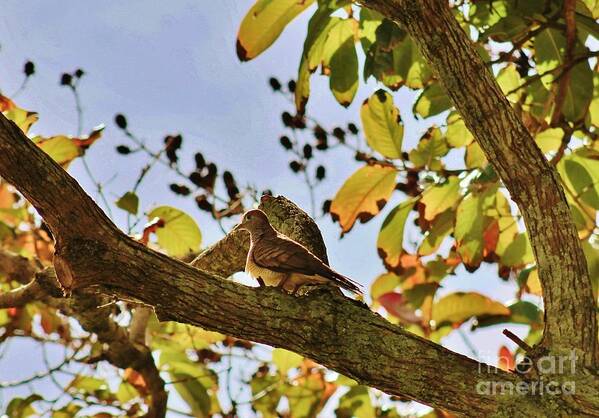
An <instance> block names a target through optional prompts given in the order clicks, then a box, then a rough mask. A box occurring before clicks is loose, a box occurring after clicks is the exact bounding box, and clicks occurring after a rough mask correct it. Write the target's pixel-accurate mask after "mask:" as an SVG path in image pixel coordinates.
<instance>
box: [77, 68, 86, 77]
mask: <svg viewBox="0 0 599 418" xmlns="http://www.w3.org/2000/svg"><path fill="white" fill-rule="evenodd" d="M83 74H85V72H84V71H83V70H82V69H81V68H77V70H75V77H77V78H81V77H83Z"/></svg>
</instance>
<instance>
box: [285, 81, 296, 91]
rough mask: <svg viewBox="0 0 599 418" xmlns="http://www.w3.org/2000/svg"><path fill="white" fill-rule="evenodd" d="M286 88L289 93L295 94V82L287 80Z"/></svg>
mask: <svg viewBox="0 0 599 418" xmlns="http://www.w3.org/2000/svg"><path fill="white" fill-rule="evenodd" d="M287 88H288V89H289V91H290V92H291V93H295V80H289V82H288V83H287Z"/></svg>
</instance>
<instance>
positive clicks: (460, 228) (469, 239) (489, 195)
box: [454, 187, 497, 269]
mask: <svg viewBox="0 0 599 418" xmlns="http://www.w3.org/2000/svg"><path fill="white" fill-rule="evenodd" d="M496 191H497V188H496V187H491V188H489V189H487V190H485V191H484V192H483V193H480V194H479V193H470V194H469V195H468V196H466V197H465V198H464V199H463V200H462V201H461V202H460V204H459V206H458V208H457V211H456V221H455V228H454V236H455V240H456V247H457V252H458V254H459V255H460V257H461V258H462V262H463V263H464V265H465V266H466V267H468V268H470V269H474V268H477V267H478V266H479V265H480V263H481V261H482V256H483V248H484V241H483V232H484V231H485V228H486V227H487V225H488V224H489V220H488V218H487V217H485V216H484V212H485V209H487V208H488V207H489V206H491V205H493V204H494V203H495V194H496Z"/></svg>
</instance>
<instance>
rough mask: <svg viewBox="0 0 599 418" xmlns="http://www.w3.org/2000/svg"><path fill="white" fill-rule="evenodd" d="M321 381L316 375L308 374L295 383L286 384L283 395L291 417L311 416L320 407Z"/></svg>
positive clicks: (310, 417)
mask: <svg viewBox="0 0 599 418" xmlns="http://www.w3.org/2000/svg"><path fill="white" fill-rule="evenodd" d="M323 392H324V385H323V381H322V379H321V378H320V376H318V375H309V376H308V377H306V378H305V379H302V380H301V381H299V382H298V383H297V384H295V385H291V384H289V385H287V389H286V390H285V395H286V396H287V399H288V401H289V409H290V412H291V416H292V417H293V418H312V417H315V416H317V414H318V411H319V410H320V409H321V406H322V405H321V402H320V400H321V399H322V395H323Z"/></svg>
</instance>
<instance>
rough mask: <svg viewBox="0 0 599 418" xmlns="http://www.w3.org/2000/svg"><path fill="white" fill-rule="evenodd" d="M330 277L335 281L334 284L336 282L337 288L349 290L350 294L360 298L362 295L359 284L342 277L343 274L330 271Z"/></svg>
mask: <svg viewBox="0 0 599 418" xmlns="http://www.w3.org/2000/svg"><path fill="white" fill-rule="evenodd" d="M331 276H332V277H331V278H332V279H333V280H335V282H337V284H339V286H340V287H342V288H343V289H345V290H349V291H350V292H353V293H355V294H357V295H360V296H362V295H364V292H363V290H362V285H361V284H360V283H358V282H356V281H354V280H352V279H350V278H349V277H346V276H344V275H343V274H340V273H337V272H336V271H334V270H332V269H331Z"/></svg>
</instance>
